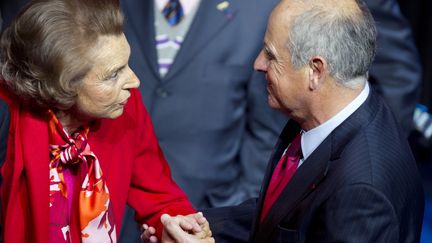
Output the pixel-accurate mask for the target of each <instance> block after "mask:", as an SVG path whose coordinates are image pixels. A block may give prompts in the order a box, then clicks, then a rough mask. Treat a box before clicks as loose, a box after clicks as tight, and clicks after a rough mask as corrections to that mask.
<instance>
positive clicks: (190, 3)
mask: <svg viewBox="0 0 432 243" xmlns="http://www.w3.org/2000/svg"><path fill="white" fill-rule="evenodd" d="M144 1H147V0H144ZM168 1H169V0H156V1H155V2H156V4H157V6H158V9H159V10H160V11H162V9H163V8H164V7H165V5H166V4H167V2H168ZM199 2H200V0H180V3H181V5H182V7H183V13H184V15H188V14H189V13H190V12H191V11H192V10H193V9H194V8H195V6H197V5H198V4H199Z"/></svg>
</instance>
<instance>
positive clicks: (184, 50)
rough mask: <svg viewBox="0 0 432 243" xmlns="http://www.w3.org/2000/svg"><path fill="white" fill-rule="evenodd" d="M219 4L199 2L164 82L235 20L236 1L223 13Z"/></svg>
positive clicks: (217, 2)
mask: <svg viewBox="0 0 432 243" xmlns="http://www.w3.org/2000/svg"><path fill="white" fill-rule="evenodd" d="M150 2H153V1H150ZM221 2H223V1H222V0H205V1H204V0H203V1H201V3H200V6H199V8H198V10H197V12H196V15H195V18H194V20H193V22H192V24H191V26H190V28H189V31H188V33H187V35H186V37H185V39H184V42H183V44H182V47H181V48H180V50H179V51H178V53H177V56H176V58H175V60H174V63H173V65H172V66H171V68H170V70H169V71H168V73H167V75H166V76H165V78H164V81H169V80H170V79H172V78H173V77H174V76H175V75H176V73H177V72H179V71H181V70H182V68H183V67H184V66H185V65H187V64H188V63H189V62H190V60H191V59H192V58H193V57H194V56H196V55H197V53H198V52H199V51H200V50H202V49H204V48H205V46H206V44H207V43H208V42H210V41H211V40H212V38H213V37H214V36H215V35H216V34H217V33H218V32H220V31H222V29H223V28H224V27H225V26H227V25H228V24H229V23H230V22H232V20H233V19H234V18H235V16H236V13H237V11H238V9H237V6H236V1H230V6H229V7H228V8H226V10H225V11H221V10H218V9H217V5H218V4H219V3H221ZM152 23H153V22H152Z"/></svg>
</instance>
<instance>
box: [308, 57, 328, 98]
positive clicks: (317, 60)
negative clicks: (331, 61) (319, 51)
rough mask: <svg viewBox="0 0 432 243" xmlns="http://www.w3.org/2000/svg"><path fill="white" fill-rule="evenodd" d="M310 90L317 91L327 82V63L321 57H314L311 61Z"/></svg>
mask: <svg viewBox="0 0 432 243" xmlns="http://www.w3.org/2000/svg"><path fill="white" fill-rule="evenodd" d="M308 69H309V89H310V90H317V89H318V88H319V87H320V86H321V85H323V82H324V80H325V75H326V74H327V62H326V60H325V59H324V58H323V57H321V56H315V57H312V58H311V59H310V61H309V67H308Z"/></svg>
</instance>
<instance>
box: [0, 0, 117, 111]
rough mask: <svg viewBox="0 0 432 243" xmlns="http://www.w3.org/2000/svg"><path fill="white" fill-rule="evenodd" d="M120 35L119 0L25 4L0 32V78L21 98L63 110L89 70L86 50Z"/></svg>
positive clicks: (48, 0)
mask: <svg viewBox="0 0 432 243" xmlns="http://www.w3.org/2000/svg"><path fill="white" fill-rule="evenodd" d="M122 32H123V16H122V14H121V11H120V4H119V0H42V1H40V0H39V1H38V0H36V1H31V2H30V3H29V4H28V5H27V6H26V7H25V8H24V9H23V10H22V11H21V12H20V14H19V15H18V16H17V18H16V19H15V20H14V22H12V24H11V25H10V26H9V27H8V28H7V29H6V30H5V31H4V32H3V33H2V36H1V39H0V71H1V73H0V75H1V76H0V77H1V78H2V79H3V80H4V82H5V83H6V85H7V86H8V87H9V88H10V89H11V90H12V91H13V92H14V93H15V94H16V95H18V96H19V97H22V98H23V99H24V100H27V101H29V102H32V103H33V102H35V103H36V104H38V105H39V106H40V107H46V108H51V109H57V110H67V109H69V108H71V107H72V106H73V105H74V104H75V100H76V96H77V94H76V93H75V89H74V87H75V86H76V84H78V83H79V82H80V80H81V79H82V78H83V77H84V76H85V75H86V74H87V72H88V71H89V70H90V69H91V67H92V62H91V60H87V59H86V58H85V53H86V51H88V50H89V49H90V48H91V47H93V46H94V45H95V43H96V41H97V38H98V37H99V36H100V35H120V34H122ZM101 51H103V50H101Z"/></svg>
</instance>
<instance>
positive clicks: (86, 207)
mask: <svg viewBox="0 0 432 243" xmlns="http://www.w3.org/2000/svg"><path fill="white" fill-rule="evenodd" d="M49 115H50V121H49V128H48V129H49V143H50V145H49V150H50V163H49V170H50V173H49V174H50V205H49V206H50V232H49V238H50V241H51V242H71V226H72V225H73V226H77V228H78V229H79V230H80V233H81V241H82V242H88V243H91V242H116V241H117V240H116V231H115V225H114V217H113V213H112V212H113V210H112V205H111V200H110V194H109V191H108V187H107V184H106V181H105V180H104V177H103V173H102V169H101V166H100V163H99V160H98V159H97V157H96V155H95V154H94V153H93V152H92V151H91V149H90V145H89V144H88V143H87V135H88V131H89V127H85V128H82V129H79V130H78V131H77V132H75V133H73V134H72V135H71V136H70V135H69V134H68V133H67V132H66V130H65V129H64V128H63V126H62V125H61V124H60V122H59V121H58V119H57V117H56V116H55V114H54V113H53V112H52V111H50V112H49Z"/></svg>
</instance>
